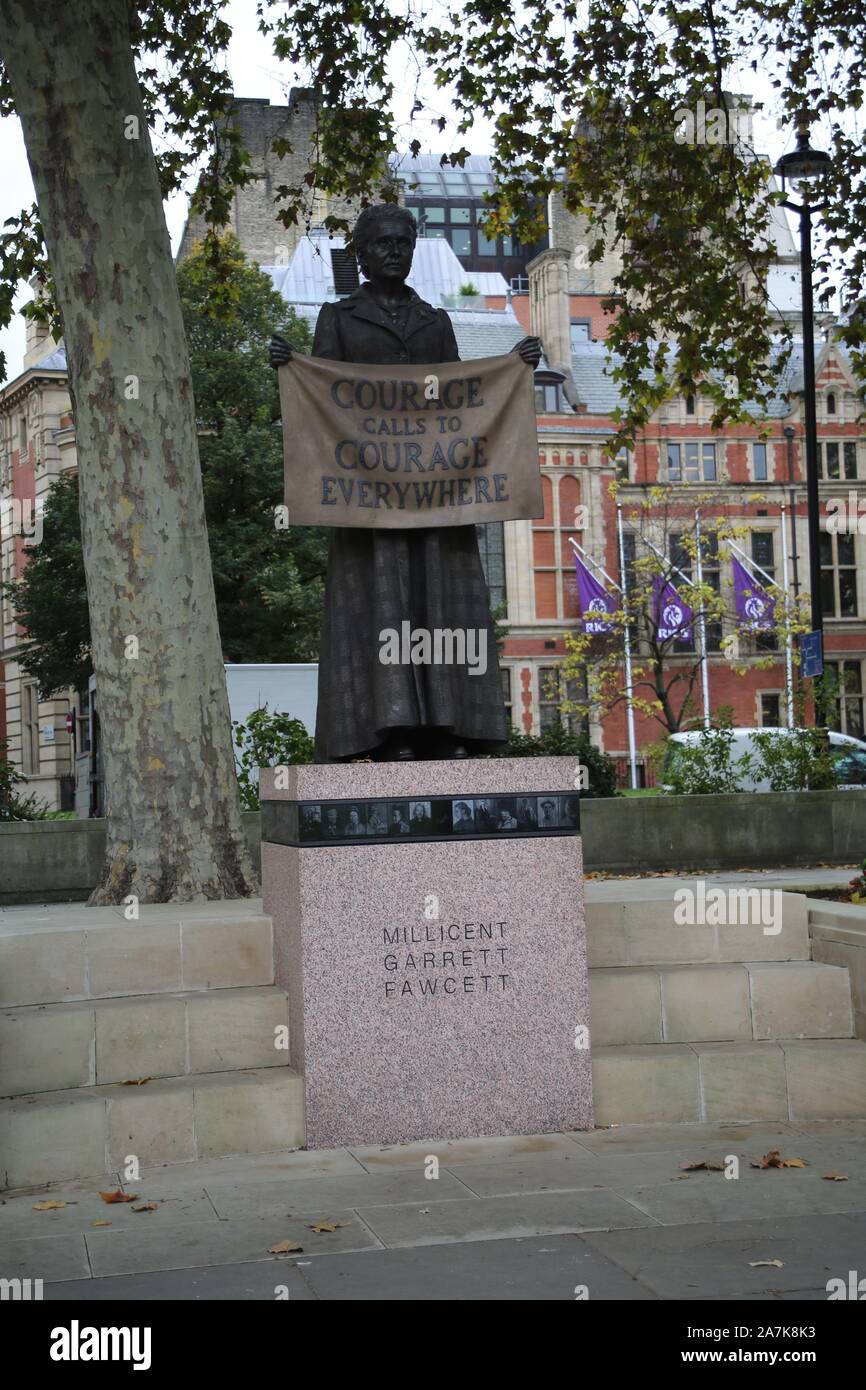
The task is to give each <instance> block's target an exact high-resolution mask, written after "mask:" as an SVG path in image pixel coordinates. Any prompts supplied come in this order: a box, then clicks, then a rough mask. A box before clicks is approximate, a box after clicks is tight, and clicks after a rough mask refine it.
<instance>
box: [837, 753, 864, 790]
mask: <svg viewBox="0 0 866 1390" xmlns="http://www.w3.org/2000/svg"><path fill="white" fill-rule="evenodd" d="M839 752H840V753H841V754H842V756H841V757H839V756H837V758H836V760H835V761H836V772H837V774H838V777H839V786H840V787H862V786H864V784H866V753H864V752H862V750H861V749H859V748H849V749H848V751H847V752H846V753H843V752H842V749H839Z"/></svg>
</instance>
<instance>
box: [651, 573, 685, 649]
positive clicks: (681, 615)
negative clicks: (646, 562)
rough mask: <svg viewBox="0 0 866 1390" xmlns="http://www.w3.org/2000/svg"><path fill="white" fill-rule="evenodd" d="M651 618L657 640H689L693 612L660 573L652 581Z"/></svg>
mask: <svg viewBox="0 0 866 1390" xmlns="http://www.w3.org/2000/svg"><path fill="white" fill-rule="evenodd" d="M653 620H654V622H655V625H656V638H657V640H658V641H659V642H666V641H667V640H668V638H669V637H675V638H676V639H677V641H678V642H691V640H692V622H693V621H694V613H693V612H692V610H691V608H689V605H688V604H687V603H684V602H683V600H682V599H681V598H680V596H679V594H678V593H677V591H676V589H675V588H674V586H673V584H671V583H670V581H668V583H665V582H664V580H663V579H662V577H661V575H658V576H657V577H656V579H655V581H654V582H653Z"/></svg>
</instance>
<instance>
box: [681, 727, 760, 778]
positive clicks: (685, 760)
mask: <svg viewBox="0 0 866 1390" xmlns="http://www.w3.org/2000/svg"><path fill="white" fill-rule="evenodd" d="M733 741H734V731H733V729H732V728H731V726H730V724H722V725H720V726H719V727H718V728H715V729H702V730H701V733H700V738H699V740H698V742H697V743H675V744H671V745H670V747H671V748H672V749H673V754H672V756H671V758H670V761H669V762H668V764H667V765H666V768H665V774H664V775H665V783H666V787H665V790H668V789H670V792H671V793H672V794H673V795H675V796H710V795H712V794H713V793H715V792H738V791H739V790H740V779H741V778H742V777H744V776H746V775H747V774H748V772H749V771H750V759H749V756H748V754H746V755H745V756H744V757H742V758H738V759H737V760H736V762H732V761H731V745H732V744H733Z"/></svg>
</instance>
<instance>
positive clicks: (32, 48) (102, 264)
mask: <svg viewBox="0 0 866 1390" xmlns="http://www.w3.org/2000/svg"><path fill="white" fill-rule="evenodd" d="M132 15H133V11H132V8H131V6H130V5H129V3H128V0H77V2H76V4H75V5H67V4H55V3H50V4H38V5H34V4H33V3H32V0H2V2H0V25H2V31H0V52H2V59H3V64H4V68H5V77H6V81H7V82H8V84H9V86H10V87H11V91H12V96H13V98H14V104H15V110H16V111H17V113H18V115H19V116H20V118H21V122H22V125H23V129H24V137H25V141H26V146H27V154H28V158H29V161H30V167H31V170H32V173H33V180H34V184H35V188H36V196H37V202H38V208H39V215H40V220H41V224H42V229H43V232H44V237H45V244H46V247H47V251H48V257H49V261H50V265H51V270H52V274H53V279H54V284H55V286H56V294H57V302H58V305H59V308H60V312H61V314H62V321H63V333H64V339H65V343H66V350H67V356H68V364H69V380H70V387H71V392H72V397H73V401H74V410H75V428H76V442H77V450H78V468H79V475H80V484H81V519H82V535H83V545H84V557H85V568H86V572H87V576H88V594H89V604H90V618H91V631H92V640H93V660H94V669H95V672H96V677H97V688H98V699H99V710H100V719H101V726H102V738H103V749H104V759H105V780H106V788H107V797H108V805H107V811H108V845H107V857H106V861H105V866H104V870H103V874H102V878H101V881H100V883H99V885H98V886H97V888H96V890H95V891H94V894H93V897H92V899H91V901H92V902H94V903H116V902H119V901H122V900H123V899H124V898H126V897H127V896H128V895H130V894H134V895H136V896H137V897H138V898H139V899H140V900H141V901H142V902H166V901H172V900H175V901H189V900H194V899H201V898H222V897H243V896H246V895H249V894H251V893H253V892H254V891H255V889H256V875H255V872H254V869H253V865H252V862H251V857H250V853H249V850H248V848H247V845H246V841H245V837H244V833H243V828H242V823H241V815H240V802H239V796H238V788H237V779H236V774H235V769H234V756H233V751H232V743H231V724H230V717H229V709H228V699H227V695H226V683H225V672H224V669H223V663H222V657H221V652H220V640H219V630H218V627H217V615H216V606H215V603H214V591H213V581H212V577H211V568H210V558H209V553H208V542H207V533H206V529H205V517H204V504H203V498H202V484H201V472H200V468H199V460H198V446H197V440H196V420H195V407H194V402H193V394H192V387H191V383H190V368H189V359H188V354H187V346H186V340H185V337H184V328H183V321H182V317H181V309H180V302H179V298H178V291H177V285H176V281H175V273H174V265H173V261H172V255H171V247H170V244H169V238H168V232H167V230H166V225H165V218H164V215H163V209H162V191H161V187H160V181H159V176H158V171H157V166H156V163H155V160H154V155H153V151H152V148H151V142H150V136H149V133H148V124H147V120H146V118H145V110H144V106H143V102H142V94H141V90H140V87H139V82H138V79H137V76H136V71H135V66H134V61H133V49H132V42H131V34H130V21H131V18H132Z"/></svg>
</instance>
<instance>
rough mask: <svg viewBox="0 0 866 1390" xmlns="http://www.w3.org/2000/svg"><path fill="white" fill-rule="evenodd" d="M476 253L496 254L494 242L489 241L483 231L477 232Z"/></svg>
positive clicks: (482, 254) (484, 254)
mask: <svg viewBox="0 0 866 1390" xmlns="http://www.w3.org/2000/svg"><path fill="white" fill-rule="evenodd" d="M478 254H479V256H495V255H496V242H495V241H491V240H490V238H489V237H486V236H485V235H484V233H483V232H479V233H478Z"/></svg>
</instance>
